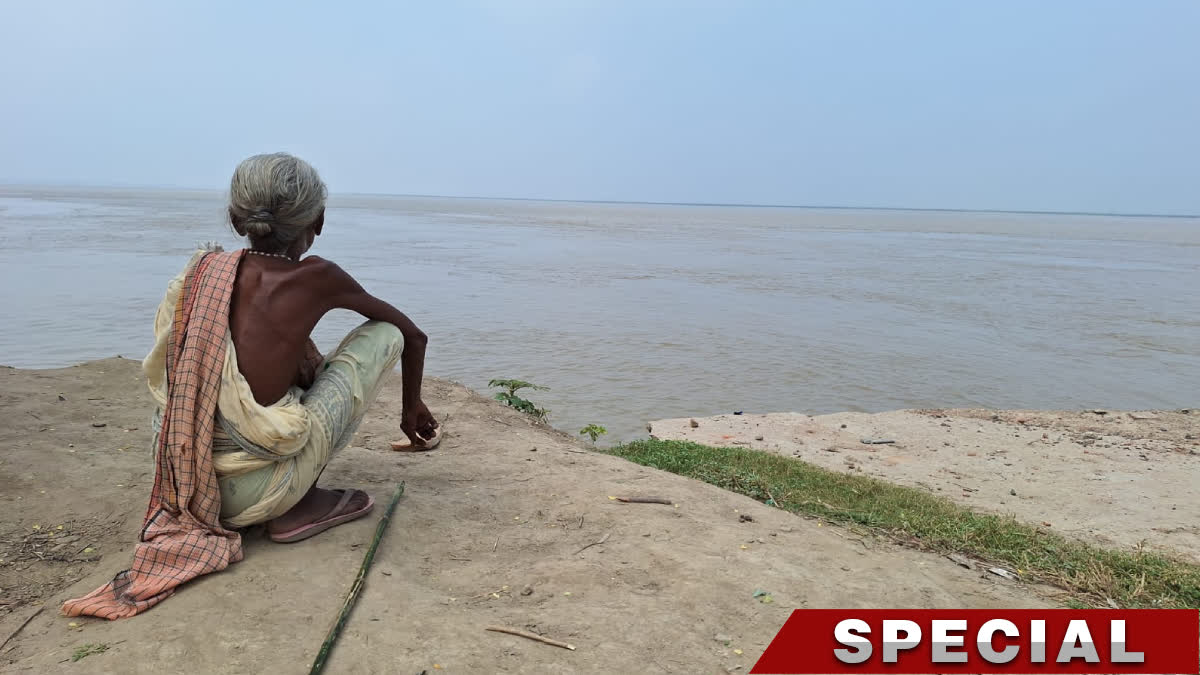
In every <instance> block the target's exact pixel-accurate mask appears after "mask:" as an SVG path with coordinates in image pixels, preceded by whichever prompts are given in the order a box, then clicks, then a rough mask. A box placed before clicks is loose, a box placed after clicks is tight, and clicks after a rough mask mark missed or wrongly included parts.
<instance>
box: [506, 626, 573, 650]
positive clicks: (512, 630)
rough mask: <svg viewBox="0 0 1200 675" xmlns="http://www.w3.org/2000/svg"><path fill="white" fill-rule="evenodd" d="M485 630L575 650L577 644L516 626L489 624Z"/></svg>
mask: <svg viewBox="0 0 1200 675" xmlns="http://www.w3.org/2000/svg"><path fill="white" fill-rule="evenodd" d="M484 630H490V631H492V632H494V633H508V634H509V635H516V636H517V637H523V638H525V639H526V640H533V641H534V642H540V643H542V644H545V645H551V646H554V647H562V648H563V649H570V650H571V651H575V645H572V644H567V643H566V642H559V641H558V640H551V639H550V638H547V637H542V636H541V635H538V634H537V633H530V632H529V631H524V630H517V629H516V628H505V627H504V626H488V627H487V628H484Z"/></svg>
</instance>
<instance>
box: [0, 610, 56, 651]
mask: <svg viewBox="0 0 1200 675" xmlns="http://www.w3.org/2000/svg"><path fill="white" fill-rule="evenodd" d="M43 609H46V606H45V605H42V606H41V607H38V608H37V610H36V611H34V612H33V613H31V614H30V615H29V616H27V617H25V620H24V621H22V622H21V624H20V625H19V626H17V627H16V628H14V629H13V632H11V633H9V634H8V637H6V638H4V642H0V649H4V645H6V644H8V641H9V640H11V639H13V638H15V637H16V636H17V633H20V632H21V631H22V630H24V629H25V626H26V625H28V624H29V622H30V621H33V617H35V616H37V615H38V614H41V613H42V610H43Z"/></svg>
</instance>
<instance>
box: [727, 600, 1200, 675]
mask: <svg viewBox="0 0 1200 675" xmlns="http://www.w3.org/2000/svg"><path fill="white" fill-rule="evenodd" d="M750 672H751V673H763V674H764V675H765V674H768V673H770V674H773V675H790V674H792V673H860V674H866V673H1185V674H1190V675H1194V674H1198V673H1200V612H1197V611H1196V610H1194V609H1178V610H1176V609H1138V610H1108V609H1096V610H1090V609H1089V610H1074V609H1049V610H989V609H955V610H951V609H939V610H902V609H878V610H853V609H806V610H800V609H798V610H795V611H794V612H792V615H791V616H790V617H788V620H787V622H785V623H784V624H783V628H782V629H780V631H779V634H778V635H776V636H775V639H774V640H772V641H771V644H770V645H768V646H767V650H766V651H765V652H764V653H763V655H762V658H760V659H759V660H758V663H756V664H754V668H753V669H752V670H751V671H750Z"/></svg>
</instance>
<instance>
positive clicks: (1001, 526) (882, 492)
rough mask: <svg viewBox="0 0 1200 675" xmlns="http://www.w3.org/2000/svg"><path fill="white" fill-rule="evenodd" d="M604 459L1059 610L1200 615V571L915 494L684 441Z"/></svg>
mask: <svg viewBox="0 0 1200 675" xmlns="http://www.w3.org/2000/svg"><path fill="white" fill-rule="evenodd" d="M605 452H608V453H609V454H613V455H617V456H619V457H624V458H625V459H628V460H630V461H633V462H636V463H638V464H643V465H645V466H651V467H655V468H658V469H662V470H664V471H670V472H671V473H677V474H679V475H681V476H687V477H689V478H695V479H697V480H702V481H704V482H706V483H711V484H712V485H716V486H717V487H721V488H724V489H726V490H730V491H733V492H737V493H740V494H743V495H746V496H748V497H752V498H754V499H757V500H758V501H760V502H764V503H766V504H767V505H770V506H777V507H779V508H781V509H784V510H787V511H790V512H792V513H797V514H801V515H807V516H815V517H818V518H822V519H825V520H828V521H830V522H834V523H843V524H849V525H853V526H861V527H865V528H868V529H870V530H872V531H874V532H876V533H879V534H885V535H887V536H889V537H891V538H894V539H897V540H900V541H904V542H906V543H910V544H913V545H916V546H918V547H919V548H922V549H925V550H929V551H935V552H938V553H952V552H954V553H963V554H966V555H969V556H973V557H975V558H978V559H980V560H983V561H986V562H989V563H992V564H994V565H997V566H1003V567H1006V568H1009V569H1011V570H1015V571H1017V572H1018V573H1019V574H1020V576H1021V578H1022V579H1026V580H1031V581H1041V582H1045V583H1049V584H1053V585H1055V586H1058V587H1060V588H1062V589H1064V590H1066V591H1067V592H1068V593H1069V594H1070V596H1071V597H1070V598H1068V599H1067V602H1068V603H1072V604H1076V605H1078V604H1085V605H1087V606H1095V607H1105V606H1109V605H1108V602H1109V600H1111V601H1113V602H1115V603H1117V604H1118V605H1119V606H1121V607H1130V608H1136V607H1162V608H1190V609H1196V608H1200V565H1196V564H1193V563H1190V562H1186V561H1183V560H1179V559H1176V558H1172V557H1170V556H1166V555H1161V554H1157V553H1149V552H1145V551H1133V552H1126V551H1116V550H1110V549H1104V548H1100V547H1098V546H1093V545H1091V544H1087V543H1084V542H1081V541H1077V540H1074V539H1070V538H1068V537H1064V536H1061V535H1058V534H1054V533H1052V532H1049V531H1046V530H1044V529H1040V528H1037V527H1034V526H1032V525H1028V524H1025V523H1021V522H1018V521H1017V520H1016V519H1014V518H1012V517H1010V516H997V515H991V514H982V513H976V512H974V511H971V510H969V509H967V508H964V507H962V506H959V505H957V504H954V503H953V502H951V501H949V500H947V499H943V498H941V497H937V496H935V495H932V494H929V493H927V492H924V491H921V490H917V489H915V488H910V487H904V486H900V485H893V484H891V483H888V482H885V481H881V480H877V479H874V478H867V477H865V476H855V475H849V474H844V473H840V472H837V471H830V470H827V469H822V468H820V467H818V466H814V465H812V464H808V463H806V462H803V461H800V460H797V459H792V458H790V457H783V456H780V455H776V454H772V453H768V452H762V451H758V450H748V449H744V448H716V447H711V446H706V445H699V444H697V443H689V442H686V441H657V440H649V441H635V442H633V443H628V444H626V445H621V446H617V447H614V448H610V449H608V450H606V451H605Z"/></svg>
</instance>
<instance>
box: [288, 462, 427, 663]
mask: <svg viewBox="0 0 1200 675" xmlns="http://www.w3.org/2000/svg"><path fill="white" fill-rule="evenodd" d="M403 494H404V483H400V484H399V485H397V486H396V492H395V493H393V494H392V501H391V502H390V503H388V507H387V510H386V511H384V512H383V517H382V518H380V519H379V525H377V526H376V527H375V538H374V539H372V540H371V547H370V548H368V549H367V554H366V556H364V557H363V561H362V566H361V567H359V568H358V576H356V577H355V578H354V584H353V585H352V586H351V587H350V592H349V593H347V594H346V600H345V601H344V602H343V603H342V610H341V611H340V612H338V615H337V619H336V620H335V621H334V622H333V626H332V627H330V629H329V635H327V636H325V642H324V643H322V644H321V649H320V650H318V651H317V658H316V659H314V660H313V665H312V669H311V670H309V671H308V674H309V675H316V674H317V673H320V672H321V671H322V670H324V669H325V662H326V661H327V660H328V659H329V652H330V650H331V649H333V643H334V642H336V641H337V639H338V635H340V634H341V632H342V628H343V627H345V625H346V619H347V618H349V616H350V610H351V609H352V608H353V607H354V603H355V602H357V601H358V594H359V592H360V591H362V587H363V583H364V582H365V581H366V578H367V570H368V569H370V568H371V563H372V562H374V560H375V550H376V549H378V548H379V541H380V540H381V539H383V533H384V531H385V530H386V529H387V526H388V523H390V522H391V520H392V514H393V513H395V511H396V502H398V501H400V496H401V495H403Z"/></svg>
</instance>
